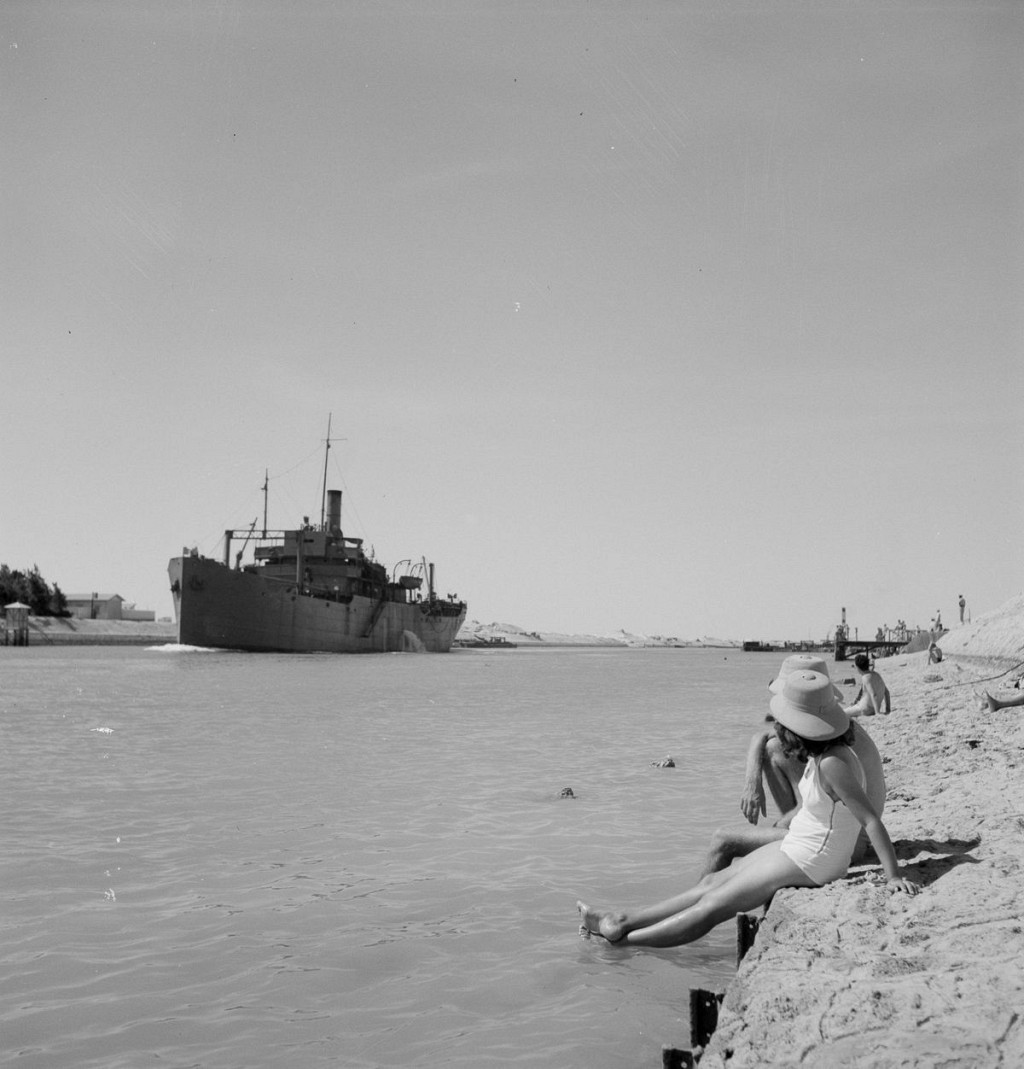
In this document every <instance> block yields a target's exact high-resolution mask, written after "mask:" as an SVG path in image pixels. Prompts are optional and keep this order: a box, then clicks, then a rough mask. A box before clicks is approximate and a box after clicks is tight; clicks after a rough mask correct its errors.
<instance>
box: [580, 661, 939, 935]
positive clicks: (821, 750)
mask: <svg viewBox="0 0 1024 1069" xmlns="http://www.w3.org/2000/svg"><path fill="white" fill-rule="evenodd" d="M854 665H855V667H856V669H857V672H858V674H859V676H860V680H859V682H860V689H859V691H858V693H857V696H856V697H855V699H854V701H853V703H852V704H850V705H844V704H843V701H842V699H843V695H842V692H841V691H840V690H839V689H838V688H837V687H835V686H834V685H833V683H832V680H831V678H830V676H829V672H828V666H827V664H826V663H825V661H824V659H823V658H821V657H816V656H814V655H811V654H795V655H793V656H790V657H787V658H786V659H785V661H783V663H782V667H781V669H780V671H779V674H778V676H777V677H776V678H775V679H774V680H773V681H772V682H771V684H770V685H769V688H768V689H769V692H770V699H769V709H770V712H769V713H768V715H767V716H766V717H765V726H764V727H763V728H762V729H760V730H759V731H758V732H756V733H755V734H754V736H753V738H752V739H751V742H750V746H749V749H748V753H747V765H746V782H745V786H744V790H743V794H742V796H741V799H740V809H741V810H742V812H743V815H744V816H745V817H746V819H747V821H748V823H749V824H750V825H751V826H750V827H746V828H737V829H719V831H717V832H716V833H715V835H714V837H713V839H712V843H711V848H710V851H709V853H708V857H707V861H706V863H705V866H704V871H703V873H702V875H701V878H700V879H699V880H698V882H697V883H696V885H695V886H694V887H692V888H690V889H688V890H686V891H684V892H682V893H681V894H678V895H675V896H673V897H671V898H669V899H666V900H665V901H663V902H658V903H655V904H654V905H650V906H643V907H640V908H628V909H622V910H611V909H595V908H592V907H590V906H588V905H587V904H586V903H585V902H582V901H580V902H577V904H576V908H577V910H578V912H579V914H580V919H581V924H580V935H581V936H585V937H588V938H589V937H590V936H594V935H597V936H602V937H603V938H605V939H606V940H607V941H608V942H609V943H616V944H623V945H628V946H647V947H674V946H681V945H683V944H685V943H690V942H692V941H693V940H695V939H699V938H700V937H701V936H703V935H706V934H707V933H708V932H709V931H711V929H712V928H714V927H716V926H717V925H718V924H721V923H722V922H723V921H726V920H729V919H730V918H731V917H734V916H736V914H738V913H743V912H746V911H748V910H752V909H757V908H758V907H759V906H763V905H766V904H767V903H768V902H769V901H770V900H771V898H772V896H773V895H774V894H775V892H776V891H779V890H781V889H782V888H783V887H821V886H824V885H825V884H827V883H831V882H832V881H833V880H837V879H840V878H841V877H843V876H845V875H846V872H847V869H848V868H849V866H850V864H851V862H852V861H858V862H859V861H862V860H864V858H865V857H866V856H867V854H868V849H869V847H870V848H873V849H874V852H875V855H876V856H877V858H878V859H879V861H880V862H881V865H882V869H883V871H884V872H885V875H886V878H887V881H888V885H889V888H890V889H891V890H892V891H896V892H903V893H906V894H911V895H913V894H916V893H917V891H918V890H919V889H920V888H919V886H918V884H917V883H916V882H915V881H914V880H913V879H911V878H910V877H909V876H907V874H906V873H905V872H904V871H903V870H901V868H900V865H899V862H898V861H897V859H896V853H895V851H894V849H893V845H892V841H891V839H890V838H889V833H888V832H887V831H886V828H885V825H884V824H883V823H882V810H883V808H884V806H885V795H886V787H885V776H884V774H883V770H882V759H881V757H880V755H879V753H878V748H877V747H876V746H875V744H874V742H873V741H872V739H871V737H870V735H869V734H868V732H867V731H866V730H865V728H864V727H863V725H862V723H861V719H862V718H863V717H868V716H876V715H879V714H881V715H885V714H888V713H889V712H890V711H891V705H892V701H891V696H890V694H889V690H888V688H887V687H886V686H885V683H884V681H883V680H882V677H881V676H880V675H879V674H878V673H877V672H876V671H875V670H874V667H873V665H872V663H871V660H870V658H869V657H868V655H867V654H864V653H861V654H858V655H857V656H856V657H855V658H854ZM766 786H767V790H768V793H769V794H770V795H771V797H772V800H773V801H774V803H775V805H776V806H777V807H778V809H779V811H780V813H782V814H783V815H782V816H781V817H780V818H779V819H778V820H777V821H775V823H774V824H772V825H770V826H766V825H760V826H759V825H758V819H759V817H761V816H765V815H766V814H767V801H766V795H765V787H766Z"/></svg>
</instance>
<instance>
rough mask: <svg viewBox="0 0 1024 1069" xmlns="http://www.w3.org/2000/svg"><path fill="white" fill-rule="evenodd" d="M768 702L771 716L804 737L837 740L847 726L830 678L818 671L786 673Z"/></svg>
mask: <svg viewBox="0 0 1024 1069" xmlns="http://www.w3.org/2000/svg"><path fill="white" fill-rule="evenodd" d="M770 705H771V709H772V715H773V716H774V717H775V719H776V720H777V721H778V722H779V723H780V724H782V726H783V727H787V728H789V730H790V731H793V732H795V733H796V734H797V735H799V736H800V737H801V738H804V739H813V740H814V741H815V742H826V741H828V740H829V739H838V738H839V736H840V735H844V734H846V731H847V730H848V729H849V727H850V718H849V717H848V716H847V715H846V713H844V712H843V707H842V706H841V705H840V704H839V702H838V701H837V700H836V696H835V687H833V686H832V681H831V680H830V679H829V678H828V676H827V675H825V674H823V673H822V672H808V671H806V670H801V671H798V672H790V673H789V675H787V676H786V678H785V680H784V682H783V684H782V689H781V690H780V691H779V692H778V693H777V694H775V695H773V696H772V700H771V702H770Z"/></svg>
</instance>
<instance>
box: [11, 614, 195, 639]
mask: <svg viewBox="0 0 1024 1069" xmlns="http://www.w3.org/2000/svg"><path fill="white" fill-rule="evenodd" d="M177 636H178V628H177V625H176V624H172V623H158V622H155V621H154V622H150V621H137V620H75V619H58V618H57V617H53V616H30V617H29V636H28V642H29V645H30V646H155V645H159V644H160V643H165V642H176V641H177Z"/></svg>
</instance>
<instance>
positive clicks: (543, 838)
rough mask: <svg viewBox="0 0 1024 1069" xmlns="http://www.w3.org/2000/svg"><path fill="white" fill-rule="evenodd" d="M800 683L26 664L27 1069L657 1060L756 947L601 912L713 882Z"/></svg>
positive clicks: (2, 1015)
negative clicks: (757, 755)
mask: <svg viewBox="0 0 1024 1069" xmlns="http://www.w3.org/2000/svg"><path fill="white" fill-rule="evenodd" d="M780 659H781V658H780V657H778V656H775V655H766V654H743V653H740V652H737V651H732V650H729V651H723V650H617V649H616V650H581V649H567V650H526V649H520V650H508V651H497V652H491V651H477V650H466V651H458V652H454V653H452V654H450V655H448V656H427V655H414V654H398V655H380V656H364V657H337V656H330V655H315V656H280V657H279V656H271V655H245V654H228V653H213V652H198V651H189V650H183V649H180V648H178V649H175V648H173V647H166V648H163V649H150V650H143V649H108V648H97V647H92V648H81V649H77V650H76V649H67V650H60V649H53V648H49V649H28V650H15V649H2V650H0V679H2V681H3V685H2V688H0V718H2V725H3V734H4V745H3V747H2V748H0V777H2V779H0V782H2V784H3V791H4V797H5V799H6V805H5V813H4V832H3V837H2V851H3V881H2V884H0V901H2V905H3V908H2V910H0V933H2V934H0V954H2V963H3V968H2V970H0V1053H2V1058H3V1060H4V1062H5V1064H6V1063H8V1062H10V1063H11V1064H17V1065H18V1066H19V1067H24V1069H35V1067H39V1069H43V1067H45V1069H61V1067H68V1069H70V1067H74V1069H85V1067H89V1066H97V1067H98V1066H102V1067H104V1069H117V1067H125V1069H129V1067H130V1069H136V1067H138V1066H141V1065H151V1064H152V1065H159V1066H162V1067H164V1069H177V1067H188V1066H202V1067H204V1069H221V1067H246V1069H254V1067H262V1066H268V1067H269V1066H274V1067H276V1066H284V1065H288V1066H301V1067H303V1069H308V1067H314V1069H315V1067H321V1066H323V1067H327V1066H331V1067H337V1066H345V1067H353V1069H359V1067H380V1066H424V1067H426V1066H430V1067H433V1066H466V1067H470V1066H472V1067H473V1069H480V1067H487V1066H494V1067H499V1066H500V1067H505V1066H535V1067H538V1069H540V1067H543V1069H548V1067H554V1066H558V1067H559V1069H584V1067H586V1069H623V1067H632V1066H636V1067H638V1069H639V1067H644V1066H651V1067H654V1066H658V1065H660V1064H661V1053H660V1052H661V1045H662V1044H663V1043H674V1044H676V1045H679V1046H689V1022H688V1017H687V998H688V989H689V988H690V987H694V986H703V987H717V988H721V987H723V986H724V985H725V984H726V982H727V981H728V978H729V977H730V976H731V975H732V973H733V971H734V963H735V949H734V947H735V932H734V929H733V927H732V926H731V925H725V926H723V927H722V928H721V929H719V930H718V931H717V932H715V933H713V934H712V935H711V936H710V937H708V938H707V939H706V940H704V941H703V942H702V943H700V944H697V945H695V946H693V947H688V948H685V949H680V950H673V951H629V950H622V949H618V950H613V949H612V948H610V947H608V946H607V945H606V944H603V943H602V942H601V941H599V940H591V941H589V942H585V941H583V940H581V939H579V937H578V935H577V934H576V931H577V918H576V914H575V900H576V898H577V897H583V898H585V899H586V900H588V901H591V902H594V903H600V904H606V905H616V904H624V903H627V902H633V903H640V902H648V901H654V900H657V899H660V898H662V897H665V896H667V895H668V894H670V893H672V892H674V891H677V890H679V889H680V888H681V887H683V886H685V885H686V884H687V883H689V882H690V881H692V880H693V879H694V878H695V876H696V875H697V873H698V871H699V868H700V865H701V860H702V854H703V850H704V848H705V846H706V842H707V837H708V834H709V832H710V830H711V829H712V828H713V827H714V826H715V825H717V824H720V823H723V822H726V821H734V820H736V819H737V818H739V810H738V799H739V793H740V789H741V780H742V765H743V757H744V753H745V749H746V744H747V740H748V739H749V736H750V733H751V731H752V730H753V728H754V726H755V725H756V722H757V720H758V718H759V716H760V714H761V712H762V711H763V709H764V707H765V698H766V692H765V684H766V683H767V682H768V680H769V678H770V677H771V676H772V674H773V673H774V670H775V669H776V667H777V665H778V662H779V660H780ZM667 754H671V755H672V756H673V757H674V758H675V761H676V765H677V767H676V768H675V769H659V768H654V767H652V762H654V761H657V760H659V759H661V758H663V757H664V756H665V755H667ZM567 786H571V787H572V788H573V790H574V792H575V794H576V795H577V797H576V799H562V798H560V797H559V794H560V791H561V789H562V788H563V787H567ZM740 819H741V818H740Z"/></svg>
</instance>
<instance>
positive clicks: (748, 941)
mask: <svg viewBox="0 0 1024 1069" xmlns="http://www.w3.org/2000/svg"><path fill="white" fill-rule="evenodd" d="M760 927H761V921H760V919H759V918H758V917H755V916H753V915H752V914H750V913H737V914H736V967H737V968H739V964H740V962H741V961H742V960H743V958H744V957H745V956H746V953H747V951H748V950H749V949H750V948H751V947H752V946H753V945H754V938H755V937H756V936H757V930H758V928H760Z"/></svg>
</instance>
